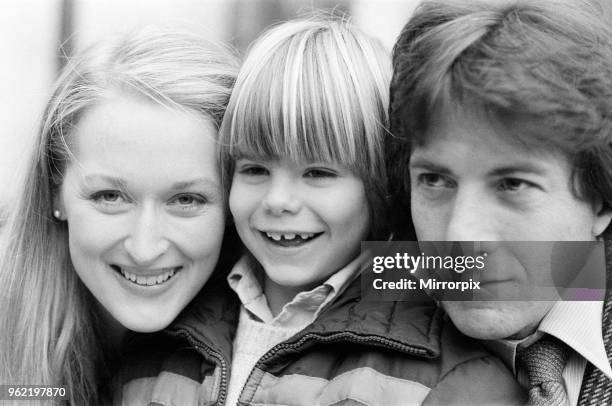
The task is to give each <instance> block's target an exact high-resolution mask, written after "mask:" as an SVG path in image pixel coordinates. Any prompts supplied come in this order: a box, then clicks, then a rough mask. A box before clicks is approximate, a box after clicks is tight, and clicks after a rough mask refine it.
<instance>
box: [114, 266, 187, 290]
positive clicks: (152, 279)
mask: <svg viewBox="0 0 612 406" xmlns="http://www.w3.org/2000/svg"><path fill="white" fill-rule="evenodd" d="M178 270H179V268H168V269H167V270H166V271H165V272H164V273H162V274H160V275H157V276H141V275H135V274H133V273H130V272H128V271H126V270H125V269H123V268H120V273H121V275H123V277H124V278H125V279H127V280H129V281H130V282H133V283H135V284H137V285H140V286H154V285H160V284H162V283H164V282H166V281H167V280H168V279H170V278H172V277H173V276H174V274H175V273H177V272H178Z"/></svg>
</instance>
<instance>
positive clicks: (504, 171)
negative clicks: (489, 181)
mask: <svg viewBox="0 0 612 406" xmlns="http://www.w3.org/2000/svg"><path fill="white" fill-rule="evenodd" d="M516 173H533V174H536V175H540V176H544V175H546V173H547V171H546V169H545V168H544V167H542V166H540V165H537V164H534V163H532V162H519V163H516V164H512V165H507V166H502V167H500V168H495V169H493V170H492V171H490V172H489V174H488V175H489V176H492V177H503V176H508V175H512V174H516Z"/></svg>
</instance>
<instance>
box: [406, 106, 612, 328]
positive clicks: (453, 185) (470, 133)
mask: <svg viewBox="0 0 612 406" xmlns="http://www.w3.org/2000/svg"><path fill="white" fill-rule="evenodd" d="M438 117H440V119H439V120H437V121H436V122H434V123H432V126H431V128H430V130H429V132H428V134H427V135H428V137H427V138H428V142H427V143H426V144H425V145H424V146H418V147H416V148H414V150H413V153H412V155H411V157H410V180H411V193H412V196H411V210H412V218H413V221H414V225H415V227H416V232H417V237H418V239H419V240H422V241H486V242H488V243H483V244H482V247H481V249H482V251H485V252H487V253H488V255H489V257H488V261H487V262H489V263H491V264H495V265H496V268H497V269H498V271H497V272H495V273H493V274H490V275H487V274H486V273H483V274H482V277H481V286H482V287H484V288H487V289H489V290H491V291H503V290H504V289H513V290H519V291H520V290H521V289H530V288H532V286H533V285H534V281H539V282H541V281H542V278H545V277H546V276H545V274H548V275H549V274H550V256H551V255H550V252H548V253H544V252H543V253H542V255H540V256H539V257H538V256H537V255H535V256H534V255H533V251H530V252H529V255H523V253H521V250H511V249H508V248H507V246H506V245H504V244H496V243H495V242H500V241H589V240H594V239H595V238H596V237H597V236H598V235H599V234H601V233H602V232H603V230H604V229H605V228H606V227H607V225H608V223H609V222H610V215H609V214H608V213H607V212H606V213H603V212H601V213H600V210H599V208H598V207H597V205H596V204H593V203H591V202H585V201H582V200H580V199H578V198H577V197H576V196H574V194H573V193H572V181H571V172H572V171H571V167H570V165H569V162H568V161H567V159H566V158H565V157H563V156H560V155H556V154H553V153H546V152H541V151H534V150H528V149H526V148H524V147H520V146H518V145H517V144H516V143H512V142H511V141H509V140H512V139H513V136H512V131H520V130H521V129H523V130H525V129H526V127H525V126H524V123H520V124H518V125H517V128H515V129H513V130H508V129H504V128H502V126H498V125H494V124H492V123H491V122H490V121H489V120H487V119H485V118H483V117H482V116H479V115H478V114H475V113H472V112H470V111H465V110H460V111H457V110H450V109H448V110H442V111H440V114H438ZM530 128H531V129H533V123H532V124H531V127H530ZM491 275H493V276H491ZM554 303H555V302H554V301H499V300H498V301H495V300H483V301H469V302H468V301H447V302H443V303H442V305H443V307H444V308H445V310H446V311H447V312H448V314H449V316H450V317H451V319H452V320H453V322H454V323H455V325H456V326H457V327H458V328H459V329H460V330H461V331H462V332H463V333H465V334H466V335H468V336H471V337H475V338H480V339H500V338H506V337H513V338H519V337H523V336H526V335H528V334H530V333H532V332H533V331H534V330H535V328H536V327H537V326H538V325H539V323H540V321H541V320H542V318H543V317H544V316H545V315H546V313H547V312H548V311H549V310H550V308H551V307H552V305H553V304H554Z"/></svg>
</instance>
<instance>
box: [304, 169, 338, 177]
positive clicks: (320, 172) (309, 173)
mask: <svg viewBox="0 0 612 406" xmlns="http://www.w3.org/2000/svg"><path fill="white" fill-rule="evenodd" d="M337 176H338V174H337V173H336V172H334V171H332V170H331V169H324V168H313V169H307V170H306V171H305V172H304V177H305V178H312V179H317V178H335V177H337Z"/></svg>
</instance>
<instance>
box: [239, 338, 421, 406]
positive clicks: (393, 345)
mask: <svg viewBox="0 0 612 406" xmlns="http://www.w3.org/2000/svg"><path fill="white" fill-rule="evenodd" d="M309 340H317V341H318V342H320V343H329V342H334V341H342V342H346V341H348V342H351V343H355V344H379V345H380V346H381V347H382V348H387V349H393V350H397V351H400V352H403V353H406V354H410V355H415V356H419V357H423V358H433V354H430V352H429V351H428V350H426V349H425V348H419V347H414V346H411V345H408V344H400V343H397V342H395V341H392V340H389V339H388V338H383V337H380V336H372V335H370V336H366V337H363V336H360V335H358V334H355V333H351V332H348V331H346V332H339V333H333V334H331V335H329V336H327V335H322V334H319V333H307V334H304V335H303V336H302V337H301V338H300V339H299V340H298V341H296V342H293V343H280V344H278V345H276V346H275V347H273V348H272V349H270V351H268V352H267V353H265V354H264V355H263V357H261V358H260V359H259V361H257V364H255V367H254V368H253V369H252V370H251V372H250V373H249V377H248V378H247V380H246V382H245V385H244V386H243V388H242V390H241V391H240V396H239V397H238V399H239V400H238V404H241V403H240V398H242V395H243V392H244V388H245V387H246V386H247V384H248V382H249V381H250V380H251V378H252V377H253V373H254V372H255V368H260V367H262V366H263V365H262V364H263V363H264V362H266V361H268V360H269V359H271V358H273V357H274V356H275V355H276V354H277V353H278V352H279V351H281V350H284V349H298V350H299V348H300V347H303V346H304V344H305V343H306V342H308V341H309Z"/></svg>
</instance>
